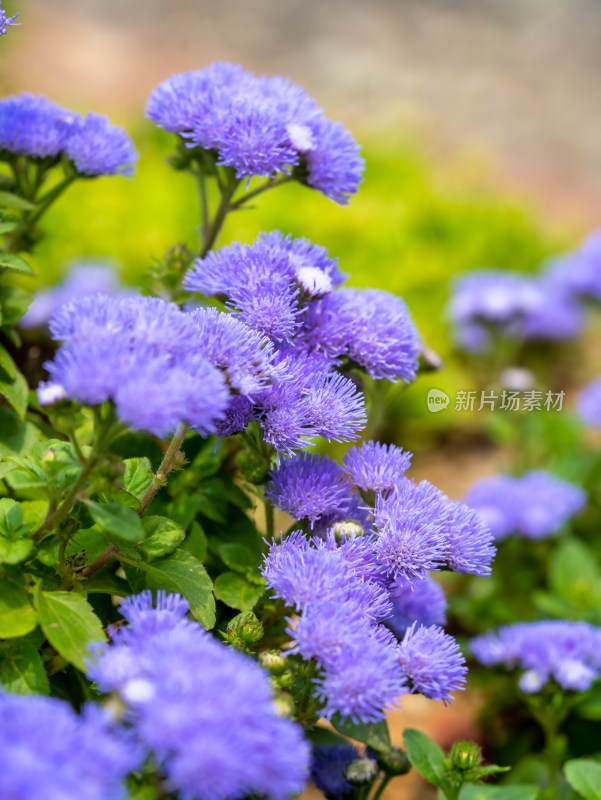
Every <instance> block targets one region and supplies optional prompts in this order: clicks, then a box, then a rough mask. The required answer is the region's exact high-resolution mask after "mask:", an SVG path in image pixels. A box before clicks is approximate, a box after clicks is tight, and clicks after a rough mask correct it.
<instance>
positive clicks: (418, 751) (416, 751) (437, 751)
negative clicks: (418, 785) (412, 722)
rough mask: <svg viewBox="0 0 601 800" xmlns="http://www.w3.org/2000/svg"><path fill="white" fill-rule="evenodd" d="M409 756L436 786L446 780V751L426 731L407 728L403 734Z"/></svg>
mask: <svg viewBox="0 0 601 800" xmlns="http://www.w3.org/2000/svg"><path fill="white" fill-rule="evenodd" d="M403 738H404V741H405V750H406V751H407V758H408V759H409V761H411V763H412V764H413V766H414V767H415V769H416V770H417V771H418V772H419V773H420V775H423V776H424V778H425V779H426V780H427V781H429V782H430V783H432V784H434V786H441V785H442V783H443V781H444V776H445V769H444V766H443V763H442V762H443V759H444V752H443V751H442V749H441V748H440V747H439V746H438V745H437V744H436V742H433V741H432V739H430V738H429V737H428V736H426V734H425V733H422V732H421V731H416V730H413V729H412V728H407V730H406V731H405V732H404V734H403Z"/></svg>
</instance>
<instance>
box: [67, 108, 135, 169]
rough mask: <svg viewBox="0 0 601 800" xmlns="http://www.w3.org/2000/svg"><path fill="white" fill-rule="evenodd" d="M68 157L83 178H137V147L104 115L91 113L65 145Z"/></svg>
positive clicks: (72, 133) (121, 129) (72, 132)
mask: <svg viewBox="0 0 601 800" xmlns="http://www.w3.org/2000/svg"><path fill="white" fill-rule="evenodd" d="M65 152H66V154H67V157H68V158H69V159H70V160H71V161H72V162H73V163H74V164H75V168H76V169H77V171H78V172H79V173H81V174H82V175H89V176H96V175H117V174H120V175H133V171H134V169H133V165H134V164H135V162H136V161H137V159H138V154H137V152H136V149H135V147H134V144H133V142H132V140H131V139H130V137H129V136H128V134H127V133H126V132H125V131H124V130H123V128H120V127H118V126H117V125H113V124H112V123H111V121H110V120H109V119H108V118H107V117H105V116H104V115H103V114H94V113H93V112H91V111H90V112H88V114H87V115H86V117H85V119H83V120H82V121H81V122H80V123H79V124H78V125H77V126H76V127H75V128H74V129H73V130H72V131H71V135H70V136H69V138H68V139H67V142H66V144H65Z"/></svg>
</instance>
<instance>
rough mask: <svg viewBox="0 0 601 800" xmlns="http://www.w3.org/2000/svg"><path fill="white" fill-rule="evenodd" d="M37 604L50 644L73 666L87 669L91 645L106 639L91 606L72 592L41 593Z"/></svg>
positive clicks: (39, 618) (42, 625)
mask: <svg viewBox="0 0 601 800" xmlns="http://www.w3.org/2000/svg"><path fill="white" fill-rule="evenodd" d="M36 604H37V611H38V620H39V622H40V625H41V627H42V630H43V631H44V635H45V636H46V638H47V639H48V641H49V642H50V644H51V645H52V646H53V647H54V648H55V649H56V650H58V652H59V653H60V654H61V656H63V658H66V659H67V661H69V662H70V663H71V664H74V665H75V666H76V667H77V668H78V669H80V670H82V671H83V670H85V664H86V660H87V658H88V657H89V654H90V647H91V645H92V644H94V643H96V642H102V641H104V640H105V639H106V636H105V634H104V631H103V629H102V623H101V622H100V620H99V619H98V617H97V616H96V614H95V613H94V611H93V609H92V606H91V605H90V604H89V603H88V601H87V600H86V599H85V598H84V597H82V596H81V595H79V594H74V593H73V592H38V595H37V598H36Z"/></svg>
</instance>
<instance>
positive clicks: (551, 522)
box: [464, 470, 586, 540]
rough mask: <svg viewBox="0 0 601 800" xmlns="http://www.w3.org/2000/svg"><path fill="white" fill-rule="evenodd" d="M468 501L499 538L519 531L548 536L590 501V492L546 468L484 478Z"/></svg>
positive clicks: (527, 535)
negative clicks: (522, 473)
mask: <svg viewBox="0 0 601 800" xmlns="http://www.w3.org/2000/svg"><path fill="white" fill-rule="evenodd" d="M464 502H465V503H466V504H467V505H468V506H471V508H473V509H475V510H476V511H477V512H478V515H479V516H480V517H481V519H483V520H485V522H486V523H487V524H488V526H489V528H490V530H491V531H492V533H493V536H494V537H495V539H496V540H499V539H505V538H506V537H507V536H511V535H519V536H524V537H526V538H528V539H546V538H547V537H549V536H553V535H554V534H556V533H560V532H561V530H562V528H564V526H565V524H566V523H567V522H569V520H570V519H572V517H574V516H575V515H576V514H578V513H579V512H581V511H582V510H583V509H584V507H585V505H586V492H585V491H584V490H583V489H581V488H580V486H575V485H574V484H573V483H569V482H568V481H565V480H562V479H561V478H557V477H556V476H554V475H551V474H550V473H549V472H544V471H542V470H540V471H536V472H527V473H525V474H524V475H521V476H520V477H519V478H516V477H514V476H512V475H492V476H491V477H490V478H481V479H480V480H479V481H477V482H476V483H475V484H473V486H472V487H471V488H470V490H469V492H468V493H467V495H466V496H465V498H464Z"/></svg>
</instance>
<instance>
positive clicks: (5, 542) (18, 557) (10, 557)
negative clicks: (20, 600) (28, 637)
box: [0, 497, 33, 638]
mask: <svg viewBox="0 0 601 800" xmlns="http://www.w3.org/2000/svg"><path fill="white" fill-rule="evenodd" d="M32 529H33V525H31V524H27V525H24V524H23V511H22V509H21V506H20V504H19V503H17V502H16V501H15V500H11V499H10V498H8V497H3V498H2V499H1V500H0V562H1V563H3V564H18V563H19V562H20V561H23V559H25V558H27V556H28V555H29V553H30V552H31V550H32V548H33V542H32V540H31V538H30V537H29V536H28V534H29V533H30V531H31V530H32ZM0 638H1V636H0Z"/></svg>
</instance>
